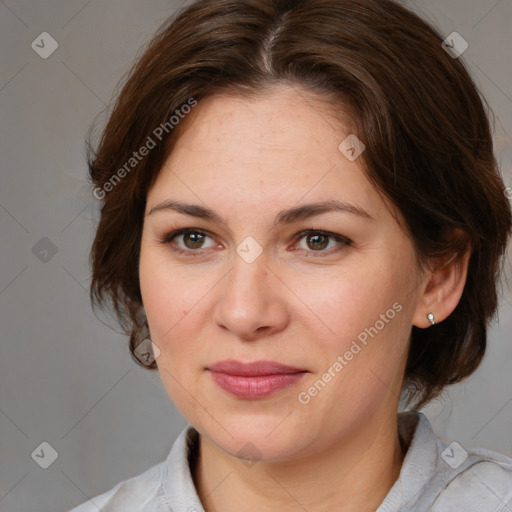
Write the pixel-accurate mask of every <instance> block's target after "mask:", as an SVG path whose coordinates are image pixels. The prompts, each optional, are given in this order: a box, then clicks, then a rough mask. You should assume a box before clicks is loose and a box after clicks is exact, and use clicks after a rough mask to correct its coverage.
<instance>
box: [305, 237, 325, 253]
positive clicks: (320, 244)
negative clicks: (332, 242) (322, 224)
mask: <svg viewBox="0 0 512 512" xmlns="http://www.w3.org/2000/svg"><path fill="white" fill-rule="evenodd" d="M306 240H308V247H310V248H312V249H313V250H315V251H318V250H322V249H325V248H326V247H327V245H329V238H328V237H326V236H325V235H308V236H307V237H306Z"/></svg>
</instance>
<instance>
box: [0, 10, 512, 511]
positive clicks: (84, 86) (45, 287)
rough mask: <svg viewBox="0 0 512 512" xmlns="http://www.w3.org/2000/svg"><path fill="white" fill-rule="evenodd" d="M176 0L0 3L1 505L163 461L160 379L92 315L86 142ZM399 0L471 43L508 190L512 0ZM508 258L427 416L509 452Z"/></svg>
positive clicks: (511, 328)
mask: <svg viewBox="0 0 512 512" xmlns="http://www.w3.org/2000/svg"><path fill="white" fill-rule="evenodd" d="M183 5H185V3H184V2H179V1H177V0H174V1H173V0H151V1H150V2H148V1H147V0H89V1H87V0H72V1H70V0H66V1H64V0H5V1H3V2H0V48H1V50H0V58H1V61H0V70H1V71H0V115H1V120H2V122H1V127H0V130H1V136H0V154H1V163H0V165H1V182H0V183H1V186H0V229H1V240H2V244H1V255H2V257H1V266H0V313H1V331H0V336H1V357H0V364H1V368H0V434H1V443H0V450H1V451H0V511H6V512H7V511H8V512H15V511H23V512H28V511H31V510H34V511H36V510H37V511H38V512H47V511H48V512H50V511H51V512H56V511H58V510H61V511H66V510H68V509H70V508H72V507H73V506H76V505H77V504H79V503H82V502H83V501H86V500H87V499H88V498H89V497H93V496H95V495H97V494H99V493H101V492H104V491H106V490H107V489H110V488H111V487H112V486H114V485H115V484H116V483H118V482H119V481H121V480H124V479H127V478H129V477H132V476H135V475H137V474H139V473H141V472H143V471H145V470H146V469H148V468H149V467H151V466H153V465H154V464H157V463H158V462H160V461H161V460H163V459H164V458H165V456H166V455H167V454H168V452H169V450H170V448H171V446H172V443H173V441H174V440H175V438H176V436H177V435H178V433H179V432H180V431H181V430H182V428H183V427H184V426H185V420H184V419H183V418H182V416H181V415H180V413H179V412H178V411H177V410H176V409H175V407H174V406H173V404H172V403H171V401H170V399H169V397H168V395H167V392H166V391H165V389H164V388H163V385H162V384H161V382H160V378H159V376H158V374H157V373H156V372H152V373H151V372H148V371H146V370H144V369H143V368H140V367H138V366H136V364H135V363H134V362H132V359H131V357H130V355H129V352H128V346H127V341H126V338H125V337H123V336H122V335H120V334H119V333H117V332H115V331H114V330H112V329H111V328H109V327H108V326H107V325H104V324H103V323H101V322H100V321H99V320H98V319H97V318H96V317H95V316H94V315H93V313H92V310H91V306H90V304H89V296H88V291H87V290H88V286H89V268H88V253H89V249H90V245H91V243H92V240H93V235H94V229H95V225H96V222H97V218H98V201H97V200H96V199H95V198H94V197H93V196H92V189H91V187H90V186H89V184H88V183H87V181H86V170H87V169H86V163H85V149H84V137H85V135H86V132H87V130H88V128H89V126H90V124H91V123H92V121H93V120H94V118H95V117H96V116H97V115H98V114H99V113H100V112H101V111H102V110H103V109H104V108H105V107H106V106H107V105H108V104H109V103H110V100H111V98H112V95H113V93H114V90H115V86H116V84H117V83H118V81H119V80H120V78H121V77H122V76H123V74H124V73H125V72H126V71H127V70H128V68H129V67H130V65H131V64H132V62H133V61H134V59H135V57H136V55H137V52H138V50H139V48H140V47H141V46H142V45H143V44H144V43H146V42H147V41H148V40H149V39H150V38H151V37H152V35H153V33H154V31H155V30H156V29H157V28H158V27H159V26H160V24H161V23H162V22H163V21H164V20H165V19H166V18H167V17H168V16H170V15H171V14H172V13H173V12H174V11H175V9H176V8H177V7H181V6H183ZM407 5H408V6H410V7H411V8H412V9H413V10H416V11H418V12H420V13H421V14H422V15H423V16H424V17H425V18H427V19H428V20H430V21H432V22H434V23H435V24H436V25H437V26H438V27H440V30H441V32H442V34H444V35H446V36H448V35H449V34H451V33H452V32H458V33H459V34H460V35H461V36H462V37H463V38H464V39H465V40H466V41H467V42H468V45H469V46H468V48H467V50H466V51H465V52H464V53H463V55H462V58H463V59H464V61H465V62H466V63H467V65H468V68H469V70H470V71H471V72H472V74H473V76H474V77H475V80H476V83H477V85H478V86H479V87H480V89H481V90H482V91H483V93H484V95H485V96H486V98H487V99H488V101H489V103H490V105H491V107H492V109H493V110H494V112H495V114H496V133H495V147H496V154H497V157H498V159H499V161H500V163H501V168H502V172H503V174H504V178H505V181H506V184H507V185H508V186H512V146H511V142H510V141H511V140H512V58H511V56H512V53H511V48H512V32H511V31H510V25H511V23H512V0H500V1H498V0H472V1H470V0H411V1H410V2H408V3H407ZM43 33H46V34H43ZM41 39H43V41H44V42H43V43H41ZM510 255H511V251H510V250H509V252H508V256H509V258H508V259H507V263H506V267H507V276H506V280H505V281H504V286H503V296H502V298H501V306H500V312H499V322H495V323H494V325H493V327H492V329H491V331H490V335H489V345H488V352H487V355H486V357H485V359H484V361H483V363H482V365H481V367H480V368H479V369H478V371H477V372H476V373H475V374H474V375H473V376H472V377H471V378H469V379H468V380H467V381H466V382H464V383H462V384H460V385H457V386H454V387H452V388H451V389H449V390H448V391H447V392H446V393H445V394H444V396H443V399H442V400H437V401H436V402H435V403H433V404H432V405H430V406H429V407H427V408H426V409H425V410H424V412H425V413H426V414H427V416H428V417H429V418H430V420H431V421H432V422H433V426H434V429H435V430H436V432H437V433H438V435H439V436H441V437H443V438H445V439H450V440H452V439H453V440H457V441H458V442H460V443H461V444H467V445H469V446H480V447H486V448H490V449H493V450H496V451H499V452H502V453H505V454H507V455H509V456H512V436H511V435H510V433H511V432H512V428H511V426H512V377H511V373H510V367H511V362H512V343H511V332H512V314H511V295H512V292H511V289H512V286H511V282H512V281H511V273H512V272H511V268H512V265H511V261H512V258H510ZM103 320H105V321H107V322H108V323H110V325H112V326H115V322H114V320H110V319H109V318H108V317H106V316H104V317H103ZM42 443H48V444H42ZM41 453H44V457H43V456H41ZM38 455H39V457H38ZM46 465H48V467H46V468H44V467H42V466H46Z"/></svg>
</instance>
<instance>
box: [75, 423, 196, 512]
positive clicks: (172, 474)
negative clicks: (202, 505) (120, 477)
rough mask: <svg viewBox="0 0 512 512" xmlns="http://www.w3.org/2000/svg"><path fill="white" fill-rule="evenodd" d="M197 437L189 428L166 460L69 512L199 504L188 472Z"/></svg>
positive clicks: (166, 509) (138, 511)
mask: <svg viewBox="0 0 512 512" xmlns="http://www.w3.org/2000/svg"><path fill="white" fill-rule="evenodd" d="M198 435H199V434H198V432H197V431H196V430H195V429H194V428H193V427H192V426H190V425H188V426H187V427H186V428H185V429H184V430H182V432H181V434H179V436H178V437H177V439H176V440H175V441H174V443H173V445H172V448H171V451H170V452H169V455H168V456H167V458H166V460H164V461H163V462H160V463H159V464H156V465H155V466H153V467H151V468H149V469H148V470H146V471H145V472H144V473H141V474H140V475H137V476H134V477H132V478H129V479H128V480H124V481H123V482H120V483H118V484H117V485H116V486H115V487H113V488H112V489H110V490H109V491H107V492H104V493H103V494H100V495H98V496H96V497H95V498H92V499H89V500H88V501H87V502H85V503H83V504H82V505H80V506H78V507H76V508H74V509H72V510H70V511H69V512H98V510H101V512H172V510H173V509H172V508H171V503H170V502H171V500H172V502H173V505H175V504H178V505H183V504H184V503H188V504H189V505H194V504H196V503H199V498H198V497H197V494H196V493H195V488H194V483H193V480H192V476H191V473H190V468H189V456H190V454H191V453H192V452H193V450H192V449H193V448H194V447H196V446H197V443H198ZM188 508H190V506H189V507H188Z"/></svg>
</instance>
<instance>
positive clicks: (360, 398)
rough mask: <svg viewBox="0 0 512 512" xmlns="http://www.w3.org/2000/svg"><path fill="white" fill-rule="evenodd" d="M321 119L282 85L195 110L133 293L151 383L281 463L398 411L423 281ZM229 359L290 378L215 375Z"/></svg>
mask: <svg viewBox="0 0 512 512" xmlns="http://www.w3.org/2000/svg"><path fill="white" fill-rule="evenodd" d="M297 91H299V92H297ZM262 98H263V99H262ZM328 111H329V106H328V105H327V104H325V103H324V104H322V103H321V102H320V101H319V100H318V98H316V97H315V96H313V95H311V94H310V93H308V92H306V91H305V90H302V89H295V88H289V87H284V86H283V87H279V88H275V89H273V90H272V91H271V92H269V94H267V95H266V96H262V97H260V98H258V99H254V100H247V99H242V98H236V97H229V96H214V97H211V98H209V99H207V100H204V101H202V102H201V103H200V104H199V105H198V106H197V107H196V108H195V109H194V110H193V113H191V114H189V116H194V119H192V118H190V119H187V120H186V125H184V126H183V127H184V128H185V130H184V131H183V132H182V134H181V135H180V138H179V139H178V141H177V143H176V145H175V147H174V149H173V151H172V153H171V155H170V157H169V158H168V160H167V161H166V162H165V165H164V166H163V168H162V170H161V172H160V174H159V176H158V179H157V180H156V182H155V184H154V186H153V187H152V189H151V190H150V192H149V194H148V197H147V207H146V216H145V220H144V229H143V235H142V242H141V256H140V285H141V290H142V298H143V303H144V307H145V312H146V314H147V318H148V323H149V328H150V333H151V338H152V341H153V343H154V344H155V345H156V346H157V347H158V348H159V350H160V355H159V356H158V358H157V364H158V368H159V372H160V375H161V378H162V381H163V383H164V385H165V387H166V389H167V391H168V393H169V395H170V397H171V398H172V400H173V401H174V403H175V404H176V406H177V407H178V408H179V410H180V411H181V412H182V414H183V415H184V416H185V418H186V419H187V420H188V421H189V422H190V423H191V424H192V425H193V426H194V427H195V428H196V429H197V430H198V431H199V432H200V433H201V434H203V435H205V436H206V437H207V438H208V439H209V440H210V441H212V442H213V443H214V444H215V445H217V446H219V447H220V448H221V449H223V450H224V451H226V452H228V453H230V454H232V455H236V454H243V455H247V454H245V453H244V450H245V451H247V450H249V451H251V450H253V451H254V453H253V454H251V453H249V454H248V456H249V457H251V456H253V457H255V458H260V457H261V458H262V459H263V460H285V459H293V458H294V457H299V456H303V455H307V454H312V453H315V452H318V451H319V450H322V449H327V448H329V447H330V446H332V445H333V443H336V442H343V440H344V439H349V436H350V435H353V434H355V433H356V432H358V431H360V432H362V431H363V430H368V428H369V426H370V425H377V424H381V423H382V420H383V419H384V418H385V419H386V420H389V418H391V417H394V416H395V415H396V408H397V404H398V397H399V395H400V390H401V384H402V378H403V373H404V368H405V361H406V356H407V349H408V341H409V333H410V330H411V325H412V318H413V315H414V313H415V309H416V308H417V304H418V300H419V296H420V294H421V293H422V290H423V287H422V282H423V275H422V274H421V272H420V270H419V268H418V267H417V265H416V258H415V254H414V252H413V247H412V244H411V241H410V239H409V238H408V237H407V236H406V235H405V234H404V232H403V231H402V230H401V228H400V227H399V225H398V224H397V222H396V220H395V218H394V217H393V215H392V214H391V213H390V211H389V210H388V208H387V207H386V204H385V203H384V202H383V199H382V198H381V197H380V195H379V194H378V193H377V192H376V191H375V189H374V188H373V187H372V185H371V184H370V183H369V181H368V180H367V178H366V177H365V175H364V173H363V171H362V168H361V163H360V162H361V159H360V158H356V159H355V160H354V159H353V153H351V152H350V150H348V151H347V150H345V152H343V151H342V150H340V149H339V147H338V146H339V145H340V143H341V142H342V141H344V140H345V139H346V138H347V137H348V136H349V135H350V131H349V130H348V129H347V128H342V127H341V126H340V123H339V122H336V120H335V119H334V118H332V117H331V116H330V115H329V113H328ZM347 121H348V119H347ZM182 122H183V121H182ZM349 140H350V139H349ZM344 147H345V146H342V148H344ZM356 149H357V148H356ZM356 154H357V153H356ZM349 157H350V158H349ZM170 201H174V202H179V203H183V204H185V203H186V204H188V205H194V208H192V207H190V208H189V210H188V213H183V212H179V211H177V210H176V209H174V208H172V207H171V205H170V203H169V202H170ZM334 202H337V204H338V205H339V209H330V210H328V211H327V208H326V209H325V210H324V211H323V213H318V211H320V210H321V209H319V208H314V207H311V206H308V205H313V204H324V205H325V204H327V205H329V204H331V205H332V204H334ZM166 203H167V204H166ZM307 206H308V207H307ZM306 207H307V208H306ZM206 209H208V210H211V211H212V212H214V214H215V217H219V218H221V219H223V221H219V220H218V219H216V218H207V217H206V216H204V215H200V213H201V212H204V210H206ZM287 211H290V212H295V213H286V212H287ZM181 229H188V230H190V231H189V232H188V233H184V234H183V233H181V234H178V235H176V236H174V237H173V236H172V234H173V232H175V231H176V230H181ZM317 230H319V231H321V233H319V232H318V231H317ZM337 237H338V238H337ZM426 313H427V312H425V314H426ZM227 360H235V361H238V362H241V363H251V362H261V361H267V362H268V361H270V362H275V363H280V364H282V365H286V366H288V367H292V368H295V370H282V369H281V371H285V372H287V373H285V374H280V375H278V376H276V375H275V374H276V372H279V371H280V370H276V369H275V368H271V367H269V366H265V365H263V368H260V369H259V376H258V375H256V376H255V375H254V373H255V372H257V370H254V368H253V370H254V371H253V372H252V373H253V375H252V376H247V375H245V376H243V375H242V376H240V374H241V373H243V372H241V371H240V369H239V368H237V367H235V366H233V365H229V364H227V366H225V367H224V368H221V370H222V369H223V372H228V373H231V375H228V374H226V373H223V372H222V371H220V372H216V371H213V370H214V369H215V367H214V365H216V364H218V363H220V362H223V361H227ZM299 370H300V372H298V371H299ZM293 371H295V373H293ZM233 374H238V376H233ZM262 374H264V375H266V376H264V375H262ZM270 374H274V375H273V376H269V375H270ZM374 433H375V432H374ZM247 442H250V443H252V444H251V445H246V443H247ZM239 450H242V451H241V452H239Z"/></svg>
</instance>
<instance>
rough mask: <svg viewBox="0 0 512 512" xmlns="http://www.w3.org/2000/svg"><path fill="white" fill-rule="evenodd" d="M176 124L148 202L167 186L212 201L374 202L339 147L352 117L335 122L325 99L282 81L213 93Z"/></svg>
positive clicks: (161, 196) (370, 206) (371, 205)
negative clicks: (254, 89) (258, 89)
mask: <svg viewBox="0 0 512 512" xmlns="http://www.w3.org/2000/svg"><path fill="white" fill-rule="evenodd" d="M182 123H183V125H182V126H180V132H179V137H178V139H177V141H176V142H175V144H174V147H173V150H172V152H171V154H170V155H169V157H168V159H167V160H166V162H165V164H164V166H163V167H162V170H161V172H160V174H159V176H158V178H157V180H156V182H155V185H154V186H153V187H152V190H151V191H150V194H149V198H150V199H151V200H153V201H152V202H153V203H154V202H156V201H162V200H165V199H167V195H169V194H170V193H172V195H173V196H176V195H179V196H180V197H181V196H183V195H185V196H186V197H187V198H188V199H190V200H192V199H194V200H195V202H197V200H198V199H199V200H203V201H204V202H206V203H211V202H212V201H213V202H217V205H219V204H220V203H224V204H225V205H226V204H227V203H225V201H227V202H228V203H230V202H233V201H236V200H238V202H239V203H240V202H243V203H244V204H245V205H246V206H248V205H251V204H254V205H256V204H257V203H261V202H266V203H267V204H269V205H270V204H271V203H275V204H279V205H282V204H283V203H285V204H289V205H291V204H295V203H297V202H299V201H301V200H302V199H304V201H306V200H307V201H313V200H325V199H342V200H343V199H345V200H348V201H352V202H356V201H357V202H359V203H364V204H360V205H361V206H362V207H363V208H365V209H367V210H368V211H369V212H370V213H371V212H372V211H374V212H375V210H376V208H377V207H378V206H377V204H376V203H377V201H378V200H379V196H378V194H377V192H376V191H375V189H374V188H373V186H372V185H371V183H370V182H369V181H368V179H367V177H366V175H365V173H364V172H363V168H362V164H361V161H358V160H355V161H350V160H349V159H347V158H346V156H345V155H344V154H343V153H342V152H341V151H340V149H339V148H338V146H339V145H340V143H341V142H342V141H343V140H345V139H346V138H347V136H349V135H350V128H349V127H350V126H351V124H352V122H351V119H349V118H347V119H346V122H345V123H343V122H340V120H339V116H338V118H337V117H336V116H335V115H334V114H333V113H332V107H331V105H330V104H329V103H328V100H327V99H326V98H321V97H318V96H316V95H315V94H313V93H311V92H309V91H306V90H304V89H298V88H296V87H286V86H284V87H277V88H275V89H273V90H271V91H269V92H268V94H265V95H258V96H255V97H251V98H246V97H241V96H233V95H226V94H218V95H214V96H211V97H209V98H206V99H204V100H202V101H201V102H199V105H198V106H197V107H196V108H195V109H194V111H193V112H192V113H191V114H189V115H188V117H187V118H185V120H184V121H182ZM194 196H195V197H194ZM219 201H220V202H219Z"/></svg>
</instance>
